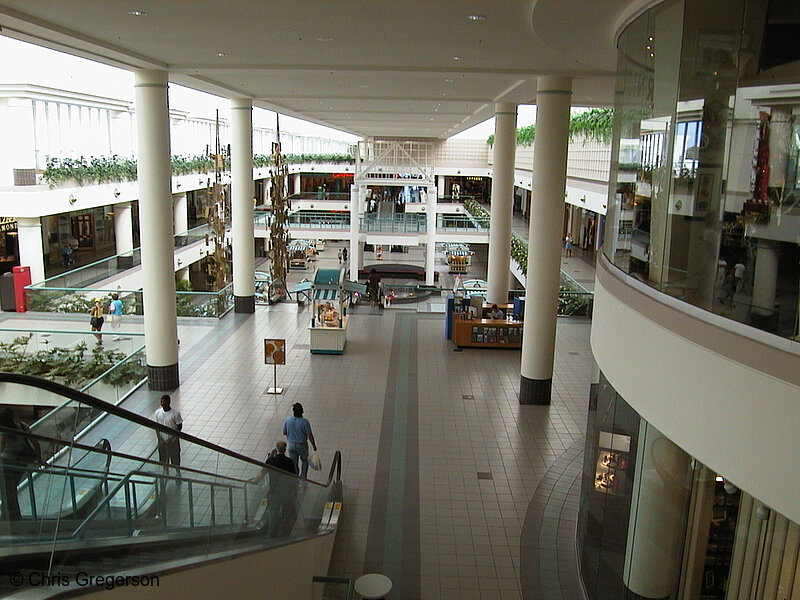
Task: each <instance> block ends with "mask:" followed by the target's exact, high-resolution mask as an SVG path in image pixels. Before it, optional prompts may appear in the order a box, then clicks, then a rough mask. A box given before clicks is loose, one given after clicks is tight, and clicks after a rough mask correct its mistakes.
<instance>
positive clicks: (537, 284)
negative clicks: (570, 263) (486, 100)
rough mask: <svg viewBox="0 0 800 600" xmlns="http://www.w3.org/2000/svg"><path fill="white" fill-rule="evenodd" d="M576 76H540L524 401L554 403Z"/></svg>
mask: <svg viewBox="0 0 800 600" xmlns="http://www.w3.org/2000/svg"><path fill="white" fill-rule="evenodd" d="M571 96H572V80H571V79H570V78H568V77H555V76H546V77H539V79H538V80H537V91H536V138H535V141H534V152H533V195H532V200H531V220H530V229H529V233H528V274H527V285H526V286H525V297H526V299H525V327H524V328H523V335H522V364H521V368H520V392H519V401H520V404H550V388H551V384H552V378H553V351H554V350H555V342H556V313H557V308H558V284H559V274H560V272H561V231H562V225H563V220H564V190H565V189H566V182H567V145H568V142H569V109H570V98H571Z"/></svg>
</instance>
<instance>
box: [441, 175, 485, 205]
mask: <svg viewBox="0 0 800 600" xmlns="http://www.w3.org/2000/svg"><path fill="white" fill-rule="evenodd" d="M444 194H445V197H446V198H450V199H451V200H452V201H454V202H458V201H463V200H466V199H468V198H469V199H472V200H477V201H478V202H481V203H485V202H488V201H489V199H490V198H491V197H492V178H491V177H473V176H469V177H464V176H452V175H447V176H445V178H444Z"/></svg>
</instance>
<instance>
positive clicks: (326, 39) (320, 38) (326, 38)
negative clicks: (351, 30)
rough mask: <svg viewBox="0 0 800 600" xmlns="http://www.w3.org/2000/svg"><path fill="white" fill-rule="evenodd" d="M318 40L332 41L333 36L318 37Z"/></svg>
mask: <svg viewBox="0 0 800 600" xmlns="http://www.w3.org/2000/svg"><path fill="white" fill-rule="evenodd" d="M317 41H318V42H332V41H333V38H332V37H318V38H317Z"/></svg>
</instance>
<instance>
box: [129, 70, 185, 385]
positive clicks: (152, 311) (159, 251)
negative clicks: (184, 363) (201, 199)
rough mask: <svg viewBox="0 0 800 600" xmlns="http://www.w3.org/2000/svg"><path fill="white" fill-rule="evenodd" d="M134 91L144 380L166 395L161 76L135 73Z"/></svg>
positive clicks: (170, 278)
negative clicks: (137, 151)
mask: <svg viewBox="0 0 800 600" xmlns="http://www.w3.org/2000/svg"><path fill="white" fill-rule="evenodd" d="M134 87H135V89H136V130H137V137H138V146H139V156H138V179H139V220H140V223H141V242H142V246H141V248H142V280H143V286H142V287H143V297H144V333H145V343H146V347H147V369H148V380H149V385H150V389H153V390H171V389H175V388H176V387H177V386H178V385H179V383H180V379H179V376H178V319H177V315H176V309H175V272H174V270H173V258H172V257H173V234H172V192H171V189H170V186H171V179H172V166H171V164H170V148H169V108H168V102H167V73H166V71H156V70H141V71H137V72H136V83H135V84H134Z"/></svg>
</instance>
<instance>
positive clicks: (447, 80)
mask: <svg viewBox="0 0 800 600" xmlns="http://www.w3.org/2000/svg"><path fill="white" fill-rule="evenodd" d="M444 82H445V83H453V80H452V79H445V80H444Z"/></svg>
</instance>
